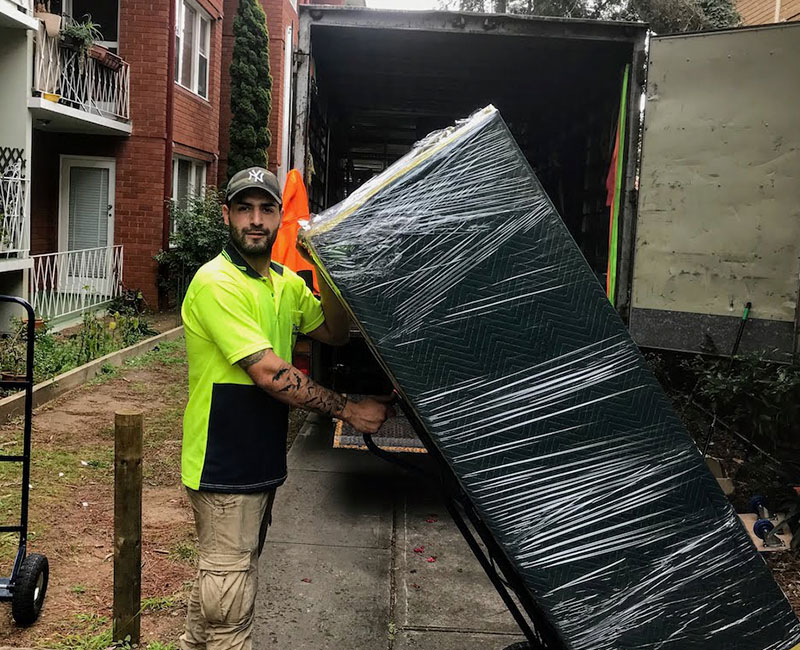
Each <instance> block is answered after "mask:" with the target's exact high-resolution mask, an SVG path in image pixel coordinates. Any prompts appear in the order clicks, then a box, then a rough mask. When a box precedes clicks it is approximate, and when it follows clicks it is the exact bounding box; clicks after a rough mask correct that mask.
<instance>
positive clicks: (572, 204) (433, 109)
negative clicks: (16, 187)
mask: <svg viewBox="0 0 800 650" xmlns="http://www.w3.org/2000/svg"><path fill="white" fill-rule="evenodd" d="M299 12H300V25H299V38H298V44H297V49H296V52H295V57H294V60H295V65H294V85H293V93H292V98H291V106H292V116H293V117H292V133H291V145H292V146H291V160H290V164H291V166H293V167H296V168H298V169H300V170H301V171H302V173H303V175H304V178H305V179H306V182H307V185H308V189H309V197H310V201H311V211H312V212H320V211H322V210H324V209H325V208H327V207H330V206H332V205H334V204H336V203H337V202H339V201H340V200H342V199H343V198H345V197H346V196H347V195H348V194H349V193H350V192H352V191H353V190H355V189H356V188H357V187H358V186H359V185H361V184H362V183H363V182H364V181H366V180H368V179H369V178H371V177H372V176H373V175H374V174H376V173H379V172H380V171H382V170H383V169H385V168H386V167H387V166H388V165H390V164H391V163H392V162H394V161H395V160H397V159H398V158H399V157H400V156H402V155H403V154H405V153H406V152H407V151H408V150H409V149H410V148H411V147H412V145H413V144H414V142H416V141H417V140H419V139H421V138H422V137H424V136H425V135H427V134H428V133H430V132H431V131H434V130H436V129H440V128H445V127H447V126H450V125H452V124H453V123H454V122H455V121H457V120H458V119H460V118H463V117H466V116H468V115H470V114H471V113H473V112H474V111H475V110H477V109H479V108H482V107H483V106H485V105H487V104H494V105H495V106H496V107H497V108H498V109H499V110H500V112H501V114H502V115H503V117H504V119H505V120H506V122H507V123H508V125H509V127H510V129H511V131H512V133H513V134H514V136H515V138H516V140H517V142H518V143H519V146H520V147H521V149H522V151H523V152H524V154H525V156H526V157H527V159H528V160H529V161H530V163H531V165H532V167H533V169H534V170H535V172H536V174H537V175H538V177H539V178H540V180H541V181H542V184H543V185H544V187H545V189H546V190H547V193H548V195H549V196H550V198H551V200H552V201H553V203H554V205H555V207H556V209H557V210H558V212H559V213H560V214H561V216H562V217H563V219H564V221H565V222H566V224H567V226H568V228H569V230H570V231H571V233H572V235H573V237H574V238H575V240H576V241H577V243H578V245H579V246H580V248H581V249H582V251H583V253H584V255H585V257H586V259H587V261H588V262H589V264H590V265H591V267H592V269H593V270H594V271H595V273H596V275H597V277H598V279H599V280H600V281H601V282H602V283H603V284H604V285H605V286H606V287H607V290H608V294H609V299H610V300H611V301H612V302H613V304H614V305H615V307H616V308H617V310H618V312H619V313H620V315H621V316H622V318H623V320H624V321H625V322H626V324H627V325H628V327H629V329H630V330H631V333H632V334H633V336H634V338H635V340H636V341H637V343H639V344H640V345H641V346H643V347H650V348H660V349H669V350H680V351H689V352H705V353H710V354H725V353H727V352H728V351H729V350H730V349H731V345H732V343H733V340H734V339H735V337H736V333H737V330H738V328H739V322H740V320H741V318H742V313H743V311H744V308H745V305H746V303H748V302H750V303H752V311H751V312H750V318H749V320H748V322H747V325H746V328H745V331H744V335H743V337H742V343H741V347H740V351H742V352H748V351H765V352H766V353H767V354H768V355H769V356H770V357H772V358H774V359H776V360H781V361H791V360H792V359H793V358H794V357H795V355H796V354H797V353H798V327H797V324H798V316H799V315H800V312H799V311H798V297H799V296H800V112H799V111H798V106H800V24H796V23H795V24H780V25H772V26H765V27H754V28H743V29H735V30H726V31H718V32H707V33H699V34H687V35H678V36H656V37H652V36H649V35H648V31H647V26H646V25H644V24H639V23H619V22H616V23H611V22H599V21H579V20H568V19H557V18H541V17H528V16H512V15H497V14H476V13H461V12H444V11H425V12H410V11H402V12H401V11H386V10H371V9H358V8H348V7H320V6H314V5H301V6H300V7H299ZM313 367H314V374H315V376H317V377H318V378H319V379H321V380H322V381H326V383H329V384H333V385H334V386H335V387H336V388H337V389H340V390H346V391H350V392H369V393H375V392H379V391H378V390H377V389H378V386H377V385H376V383H375V382H376V379H375V378H374V374H375V373H374V372H373V373H372V374H370V372H369V369H370V368H372V369H375V368H376V366H375V364H374V363H373V362H372V360H371V355H370V353H369V352H368V351H367V349H366V346H365V345H364V343H363V341H361V340H360V339H359V338H358V337H357V336H354V337H353V338H352V341H351V343H350V344H348V346H345V347H344V348H341V349H338V350H334V349H329V348H320V349H315V352H314V363H313ZM359 383H360V384H361V385H359ZM386 388H387V389H388V388H389V386H388V384H387V385H386Z"/></svg>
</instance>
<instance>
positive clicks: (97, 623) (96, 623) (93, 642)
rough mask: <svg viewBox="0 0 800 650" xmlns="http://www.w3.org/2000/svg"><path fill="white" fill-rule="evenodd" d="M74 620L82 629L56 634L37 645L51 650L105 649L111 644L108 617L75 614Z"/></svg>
mask: <svg viewBox="0 0 800 650" xmlns="http://www.w3.org/2000/svg"><path fill="white" fill-rule="evenodd" d="M75 622H76V624H77V625H78V626H80V627H82V628H83V629H82V630H81V631H80V632H73V633H71V634H56V635H54V636H52V637H50V638H49V639H43V640H42V641H41V642H40V643H39V644H38V646H39V647H40V648H48V649H52V650H105V649H106V648H108V647H109V646H112V645H113V642H112V640H111V639H112V634H111V628H110V627H107V626H108V618H107V617H105V616H99V615H97V614H76V615H75Z"/></svg>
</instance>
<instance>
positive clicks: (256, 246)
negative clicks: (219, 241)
mask: <svg viewBox="0 0 800 650" xmlns="http://www.w3.org/2000/svg"><path fill="white" fill-rule="evenodd" d="M228 230H229V232H230V236H231V241H233V243H234V244H235V245H236V248H238V249H239V250H240V251H241V252H242V253H244V254H245V255H254V256H257V257H260V256H262V255H269V254H270V253H271V252H272V245H273V244H274V243H275V239H276V238H277V236H278V231H277V230H276V231H275V232H272V233H271V232H270V231H269V230H256V229H252V228H251V229H250V231H251V232H258V233H263V234H264V238H263V239H261V240H259V241H255V242H251V243H248V241H247V231H245V230H237V229H236V228H234V227H233V226H232V225H229V226H228Z"/></svg>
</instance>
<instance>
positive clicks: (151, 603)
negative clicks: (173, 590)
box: [142, 596, 176, 612]
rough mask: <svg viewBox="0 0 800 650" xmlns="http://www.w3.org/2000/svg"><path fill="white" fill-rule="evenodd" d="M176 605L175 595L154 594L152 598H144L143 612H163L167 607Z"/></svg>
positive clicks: (170, 607)
mask: <svg viewBox="0 0 800 650" xmlns="http://www.w3.org/2000/svg"><path fill="white" fill-rule="evenodd" d="M175 605H176V602H175V597H174V596H152V597H150V598H142V611H143V612H163V611H164V610H165V609H172V608H173V607H175Z"/></svg>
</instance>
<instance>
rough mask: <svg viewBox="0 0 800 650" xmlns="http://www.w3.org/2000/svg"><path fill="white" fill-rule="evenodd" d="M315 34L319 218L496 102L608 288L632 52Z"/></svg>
mask: <svg viewBox="0 0 800 650" xmlns="http://www.w3.org/2000/svg"><path fill="white" fill-rule="evenodd" d="M311 33H312V55H313V62H314V67H313V70H314V74H313V82H312V93H311V94H312V100H311V111H310V125H309V151H310V153H311V158H312V166H313V174H312V175H311V182H310V197H311V203H312V210H314V211H320V210H322V209H324V208H325V207H329V206H330V205H333V204H335V203H337V202H339V201H341V200H342V199H343V198H345V197H346V196H347V195H348V194H349V193H350V192H352V191H353V190H354V189H356V188H357V187H359V186H360V185H361V184H363V183H364V182H365V181H367V180H369V178H371V177H372V176H373V175H374V174H377V173H379V172H380V171H382V170H383V169H385V168H386V166H388V165H390V164H391V163H392V162H394V161H395V160H397V159H398V158H399V157H400V156H402V155H403V154H405V153H406V152H407V151H408V150H409V149H410V148H411V146H412V145H413V143H414V142H416V141H417V140H419V139H420V138H422V137H424V136H425V135H427V134H428V133H430V132H431V131H434V130H437V129H441V128H445V127H447V126H450V125H452V124H453V123H454V122H455V121H456V120H459V119H461V118H464V117H466V116H468V115H470V114H471V113H472V112H474V111H475V110H477V109H478V108H481V107H483V106H485V105H486V104H489V103H491V104H494V105H495V106H497V107H498V108H499V109H500V111H501V113H502V115H503V117H504V118H505V120H506V121H507V122H508V124H509V127H510V128H511V130H512V133H513V134H514V136H515V138H516V140H517V142H518V143H519V145H520V147H521V148H522V150H523V152H524V153H525V156H526V158H527V159H528V161H529V162H530V164H531V166H532V167H533V169H534V171H535V172H536V174H537V175H538V177H539V178H540V180H541V181H542V183H543V185H544V187H545V189H546V190H547V192H548V195H549V196H550V198H551V200H552V201H553V203H554V204H555V206H556V209H557V210H558V211H559V213H560V214H561V216H562V217H563V218H564V220H565V222H566V223H567V226H568V227H569V229H570V231H571V233H572V235H573V236H574V237H575V239H576V240H577V242H578V244H579V245H580V247H581V249H582V251H583V253H584V255H585V256H586V258H587V260H588V262H589V264H590V265H591V267H592V268H593V269H594V271H595V273H596V275H597V276H598V279H600V280H601V281H603V282H604V281H605V273H606V268H607V264H608V223H609V219H608V208H607V206H606V198H607V189H606V179H607V176H608V171H609V165H610V163H611V157H612V152H613V147H614V136H615V132H616V131H615V130H616V122H617V116H618V111H619V97H620V90H621V84H622V75H623V70H624V67H625V65H626V64H627V63H630V61H631V56H632V45H631V43H630V42H614V41H593V40H578V39H573V40H568V39H557V38H549V39H545V38H541V37H539V38H535V37H532V38H525V37H502V36H494V35H481V34H460V33H442V32H426V31H423V30H419V31H414V30H410V31H409V30H406V31H401V30H386V29H364V28H358V29H356V28H343V27H335V28H334V27H324V26H316V27H314V28H312V32H311Z"/></svg>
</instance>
